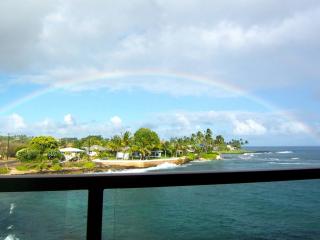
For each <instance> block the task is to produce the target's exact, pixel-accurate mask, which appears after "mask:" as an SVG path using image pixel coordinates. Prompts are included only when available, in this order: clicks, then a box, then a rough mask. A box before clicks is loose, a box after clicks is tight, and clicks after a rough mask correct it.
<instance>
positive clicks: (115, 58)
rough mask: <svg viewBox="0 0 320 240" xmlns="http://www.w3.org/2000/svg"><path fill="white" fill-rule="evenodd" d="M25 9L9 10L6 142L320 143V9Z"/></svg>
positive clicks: (2, 75) (191, 3) (137, 5)
mask: <svg viewBox="0 0 320 240" xmlns="http://www.w3.org/2000/svg"><path fill="white" fill-rule="evenodd" d="M19 4H20V5H24V6H21V7H19V8H16V7H15V6H16V5H17V3H15V1H2V2H1V3H0V33H1V34H0V53H1V54H0V94H1V98H0V124H1V129H0V134H6V133H8V132H9V133H12V134H28V135H40V134H50V135H54V136H56V137H71V136H77V137H83V136H86V135H88V134H101V135H104V136H106V137H108V136H111V135H113V134H116V133H121V132H124V131H126V130H130V131H132V132H134V131H135V130H136V129H137V128H139V127H150V128H152V129H154V130H156V131H157V132H158V133H159V134H160V136H161V137H162V138H169V137H173V136H181V135H184V134H190V133H191V132H194V131H198V130H204V129H205V128H207V127H210V128H212V129H213V130H214V133H215V134H223V135H224V136H226V138H227V139H231V138H240V137H242V138H245V139H248V140H249V142H250V144H251V145H319V143H320V114H319V111H318V110H317V109H318V108H319V103H320V81H319V77H320V70H319V67H318V66H319V64H320V54H319V50H320V43H319V41H318V39H319V37H320V31H319V29H320V3H319V2H318V1H303V2H302V1H283V2H282V4H281V6H280V5H279V4H278V1H272V0H271V1H270V0H269V1H263V0H261V1H253V0H247V1H206V0H203V1H195V0H187V1H183V2H182V1H166V0H161V1H160V0H159V1H156V0H154V1H146V0H134V1H130V3H128V2H127V1H90V2H87V1H77V2H75V1H32V0H30V1H26V2H23V3H21V2H19Z"/></svg>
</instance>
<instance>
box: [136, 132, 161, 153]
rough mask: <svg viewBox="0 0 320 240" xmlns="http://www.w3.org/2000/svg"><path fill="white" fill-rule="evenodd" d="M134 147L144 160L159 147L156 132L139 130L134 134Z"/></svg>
mask: <svg viewBox="0 0 320 240" xmlns="http://www.w3.org/2000/svg"><path fill="white" fill-rule="evenodd" d="M134 145H135V147H136V148H137V149H138V151H139V152H140V153H141V155H142V159H145V158H146V156H148V155H149V154H150V152H151V150H153V149H154V148H157V147H159V145H160V139H159V136H158V134H157V133H156V132H154V131H152V130H151V129H149V128H140V129H139V130H137V131H136V132H135V134H134Z"/></svg>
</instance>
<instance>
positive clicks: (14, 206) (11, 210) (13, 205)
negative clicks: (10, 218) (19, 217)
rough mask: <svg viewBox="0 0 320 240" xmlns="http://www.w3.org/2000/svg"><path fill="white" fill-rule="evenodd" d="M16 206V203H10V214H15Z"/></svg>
mask: <svg viewBox="0 0 320 240" xmlns="http://www.w3.org/2000/svg"><path fill="white" fill-rule="evenodd" d="M15 208H16V204H14V203H11V204H10V212H9V214H10V215H11V214H13V210H14V209H15Z"/></svg>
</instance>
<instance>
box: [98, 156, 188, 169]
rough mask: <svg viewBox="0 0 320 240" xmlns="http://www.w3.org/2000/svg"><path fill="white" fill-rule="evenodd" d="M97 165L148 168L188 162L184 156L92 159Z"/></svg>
mask: <svg viewBox="0 0 320 240" xmlns="http://www.w3.org/2000/svg"><path fill="white" fill-rule="evenodd" d="M92 162H94V163H96V164H97V165H98V166H102V167H125V168H149V167H156V166H158V165H160V164H163V163H173V164H177V165H182V164H185V163H187V162H190V160H188V159H187V158H186V157H179V158H164V159H153V160H100V159H96V160H92Z"/></svg>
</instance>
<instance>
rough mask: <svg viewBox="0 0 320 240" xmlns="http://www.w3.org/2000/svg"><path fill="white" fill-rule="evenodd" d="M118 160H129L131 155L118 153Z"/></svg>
mask: <svg viewBox="0 0 320 240" xmlns="http://www.w3.org/2000/svg"><path fill="white" fill-rule="evenodd" d="M116 159H117V160H128V159H129V153H124V152H117V154H116Z"/></svg>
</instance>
